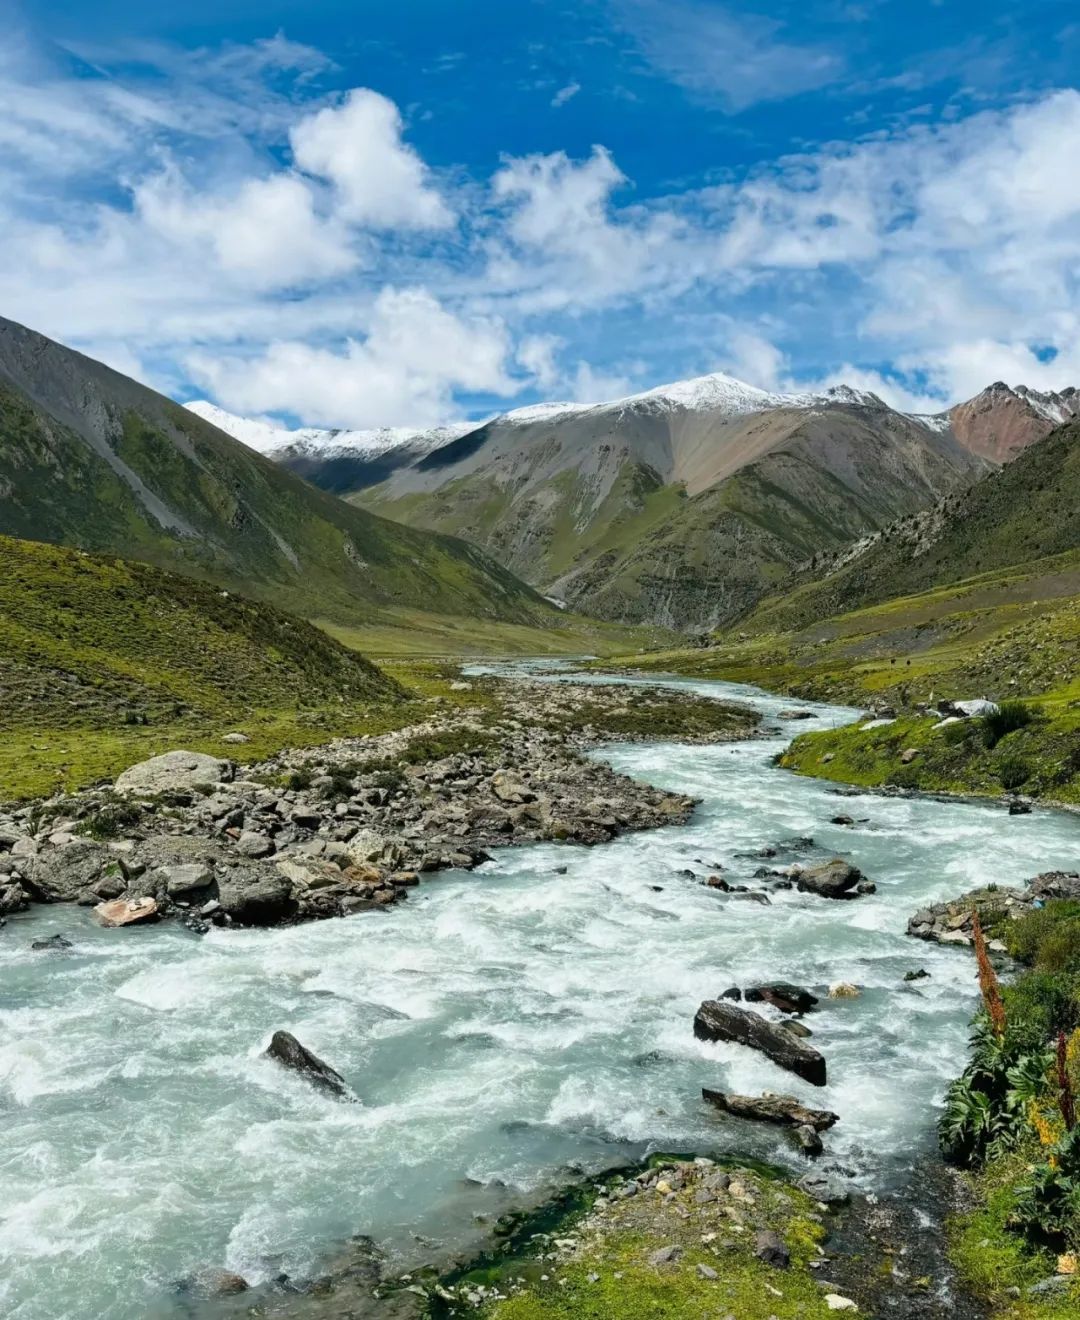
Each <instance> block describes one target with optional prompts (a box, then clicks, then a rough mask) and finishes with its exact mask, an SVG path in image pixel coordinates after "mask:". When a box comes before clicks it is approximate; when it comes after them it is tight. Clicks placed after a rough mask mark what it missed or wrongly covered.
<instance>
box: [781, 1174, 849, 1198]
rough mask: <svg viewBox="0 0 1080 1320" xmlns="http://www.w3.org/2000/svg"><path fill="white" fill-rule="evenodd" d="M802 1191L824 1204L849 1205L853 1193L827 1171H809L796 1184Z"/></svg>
mask: <svg viewBox="0 0 1080 1320" xmlns="http://www.w3.org/2000/svg"><path fill="white" fill-rule="evenodd" d="M795 1186H796V1187H797V1188H798V1189H799V1191H800V1192H805V1193H806V1194H807V1196H812V1197H813V1198H814V1200H815V1201H820V1202H821V1204H822V1205H847V1203H848V1201H850V1200H851V1193H850V1192H849V1191H848V1190H847V1188H846V1187H845V1186H844V1185H843V1184H842V1183H841V1182H839V1181H838V1180H837V1179H836V1178H833V1177H830V1175H829V1174H827V1173H808V1174H806V1175H804V1176H803V1177H802V1178H800V1179H799V1181H798V1182H797V1183H796V1184H795Z"/></svg>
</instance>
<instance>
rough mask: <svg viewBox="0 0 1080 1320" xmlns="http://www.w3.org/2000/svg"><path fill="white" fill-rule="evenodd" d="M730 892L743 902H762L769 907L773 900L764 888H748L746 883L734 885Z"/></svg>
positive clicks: (733, 896)
mask: <svg viewBox="0 0 1080 1320" xmlns="http://www.w3.org/2000/svg"><path fill="white" fill-rule="evenodd" d="M729 892H730V894H731V897H732V898H735V899H741V900H742V901H743V902H749V903H761V904H762V905H763V906H764V907H768V906H769V905H770V904H771V902H772V899H771V898H770V897H769V896H768V894H767V893H766V892H765V891H764V889H747V888H746V886H745V885H733V886H732V888H731V890H730V891H729Z"/></svg>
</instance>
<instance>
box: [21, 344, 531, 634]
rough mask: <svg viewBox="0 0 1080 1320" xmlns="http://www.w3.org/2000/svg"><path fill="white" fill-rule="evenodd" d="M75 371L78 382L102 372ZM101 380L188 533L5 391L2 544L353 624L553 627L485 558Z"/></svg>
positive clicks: (98, 385) (109, 407)
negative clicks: (412, 613)
mask: <svg viewBox="0 0 1080 1320" xmlns="http://www.w3.org/2000/svg"><path fill="white" fill-rule="evenodd" d="M42 342H45V343H47V342H48V341H42ZM51 351H52V352H53V353H61V354H63V353H66V350H62V349H59V348H58V347H56V346H53V347H52V350H51ZM69 356H70V359H71V360H72V361H73V362H74V363H75V364H76V365H75V368H73V369H74V370H83V369H84V368H83V366H82V364H84V363H87V362H88V360H86V359H82V358H79V356H78V355H75V354H71V355H69ZM67 360H68V359H67V358H64V359H63V361H64V362H67ZM85 370H86V371H87V373H88V380H89V382H90V383H89V384H88V386H87V389H88V391H90V392H91V395H92V397H95V398H97V399H98V400H104V403H103V404H102V407H103V409H104V411H105V413H106V414H107V415H108V419H109V434H110V437H111V439H110V447H111V449H112V452H113V453H114V454H115V455H116V458H117V459H118V460H119V461H120V463H122V464H126V465H127V467H128V468H129V469H130V470H131V471H132V472H134V473H135V474H136V477H137V478H138V479H140V480H141V481H142V482H143V483H144V484H145V486H146V488H147V489H148V490H149V491H150V492H152V495H153V496H154V497H156V498H157V499H158V500H160V501H161V504H162V505H163V506H164V507H165V509H167V510H168V511H169V516H170V517H172V518H173V519H174V520H175V521H177V522H178V523H179V524H180V525H181V526H182V527H183V528H185V529H186V530H184V531H179V530H176V528H175V527H174V528H173V529H171V530H170V529H168V528H166V527H163V526H162V525H161V522H160V521H159V520H158V519H157V518H155V517H154V516H152V515H151V514H150V513H148V511H147V507H146V502H145V501H144V500H143V499H141V498H140V497H139V495H138V494H137V493H136V491H135V490H134V489H133V485H132V483H131V481H129V480H126V479H125V478H124V477H123V476H122V475H120V474H119V473H118V471H117V470H116V467H115V465H114V464H111V463H110V462H109V461H106V457H104V456H103V455H102V454H101V453H100V452H98V450H97V449H95V447H94V445H93V444H91V443H90V442H89V441H88V440H87V439H86V438H85V436H84V435H82V434H79V433H77V432H76V431H75V430H73V429H72V427H71V426H68V425H66V424H65V423H64V422H63V421H62V420H60V418H58V417H57V416H54V415H51V414H50V413H49V412H48V411H47V409H46V408H44V407H42V406H39V405H38V404H36V403H33V402H31V401H30V400H29V399H28V398H27V397H26V396H25V395H23V394H22V393H20V392H19V391H17V390H15V389H14V388H12V387H11V386H10V384H9V385H7V386H4V385H2V384H0V492H3V499H2V500H0V533H6V534H9V535H13V536H19V537H32V538H34V539H37V540H46V541H51V542H54V543H56V544H60V545H70V546H77V547H79V548H81V549H86V550H91V551H99V552H103V553H114V554H122V555H124V556H125V557H127V558H132V559H140V560H146V561H148V562H150V563H154V564H156V565H158V566H159V567H161V568H167V569H170V570H172V571H176V572H181V573H185V574H188V575H190V576H194V577H202V578H206V579H208V580H212V581H215V582H219V583H221V584H222V585H224V586H227V587H230V588H232V589H234V590H243V591H244V592H245V593H246V594H248V595H254V596H257V597H259V598H260V599H264V600H269V601H272V602H273V603H275V604H277V605H280V606H282V607H283V608H286V609H290V610H293V611H295V612H297V613H301V614H305V615H312V614H319V615H321V616H325V617H332V618H335V619H337V620H339V621H343V622H355V621H356V620H357V619H363V618H370V617H374V616H376V615H377V613H378V611H379V610H380V609H381V608H384V607H402V606H404V607H410V608H421V609H427V610H432V611H439V612H445V613H456V614H468V615H471V616H473V617H477V618H483V619H500V620H509V621H514V622H520V623H535V624H539V625H542V624H543V623H544V622H545V621H546V620H547V619H548V618H549V617H550V616H551V614H552V611H551V608H550V607H549V606H548V605H547V604H546V603H545V602H544V601H543V600H542V599H541V598H540V597H538V596H537V595H536V593H535V592H533V591H532V590H531V589H530V588H528V587H526V586H525V585H524V583H522V582H520V581H519V580H518V579H516V578H515V577H514V576H513V575H512V574H510V573H509V572H507V571H506V570H505V569H504V568H502V567H501V566H499V565H497V564H496V563H495V562H494V561H493V560H491V559H490V558H489V557H488V556H487V555H485V554H483V553H482V552H481V551H479V550H477V549H476V548H475V547H473V546H470V545H467V544H465V543H464V542H461V541H458V540H455V539H453V538H450V537H443V536H433V535H430V534H428V533H424V532H422V531H418V530H415V529H412V528H408V527H403V526H399V525H397V524H394V523H390V522H387V521H386V520H384V519H381V518H377V517H375V516H374V515H372V514H369V513H366V512H364V511H363V510H360V509H356V508H354V507H352V506H351V505H348V504H346V503H344V502H343V501H341V500H338V499H337V498H336V497H334V496H332V495H328V494H326V493H324V492H322V491H319V490H316V489H315V488H314V487H312V486H309V485H308V484H307V483H306V482H304V481H302V480H301V479H300V478H299V477H296V476H294V475H293V474H292V473H290V472H287V471H286V470H284V469H282V468H279V467H278V466H277V465H275V464H273V463H271V462H270V461H269V460H267V459H265V458H263V457H262V456H261V455H259V454H256V453H254V452H253V451H251V450H249V449H247V448H246V447H245V446H244V445H242V444H240V443H239V442H237V441H235V440H232V439H231V438H229V437H228V436H225V435H224V434H223V433H222V432H220V431H218V430H216V428H214V427H212V426H210V425H209V424H208V423H206V422H204V421H202V419H200V418H198V417H196V416H195V415H194V414H192V413H190V412H188V411H187V410H186V409H183V408H179V407H178V406H176V405H175V404H172V403H171V402H170V401H168V400H166V399H164V398H162V397H161V396H159V395H155V394H154V393H153V392H151V391H149V390H143V389H142V388H141V387H139V386H136V385H135V384H134V383H133V382H131V381H127V380H125V379H124V378H123V377H119V376H116V375H115V373H110V372H108V371H107V369H105V368H103V367H101V366H100V364H96V363H89V365H88V366H86V367H85Z"/></svg>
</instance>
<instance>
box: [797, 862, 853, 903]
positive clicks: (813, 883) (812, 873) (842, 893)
mask: <svg viewBox="0 0 1080 1320" xmlns="http://www.w3.org/2000/svg"><path fill="white" fill-rule="evenodd" d="M865 878H866V877H865V876H864V875H863V873H862V872H861V871H860V870H859V868H858V867H857V866H852V865H851V863H850V862H845V861H843V860H842V859H841V858H839V857H834V858H833V859H832V861H829V862H819V863H818V864H817V865H816V866H807V867H804V868H803V869H802V870H801V871H799V873H798V875H796V877H795V884H796V886H797V887H798V889H799V892H800V893H803V894H820V895H821V897H822V898H853V897H854V894H852V892H851V891H852V890H853V889H854V888H855V887H856V885H858V884H860V883H861V882H862V881H864V880H865Z"/></svg>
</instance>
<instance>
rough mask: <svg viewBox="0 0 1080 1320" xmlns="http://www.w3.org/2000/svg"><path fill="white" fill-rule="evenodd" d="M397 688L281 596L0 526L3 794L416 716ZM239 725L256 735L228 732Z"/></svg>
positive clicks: (321, 737) (248, 751)
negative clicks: (144, 761) (14, 535)
mask: <svg viewBox="0 0 1080 1320" xmlns="http://www.w3.org/2000/svg"><path fill="white" fill-rule="evenodd" d="M406 707H407V703H406V702H405V701H404V694H403V692H402V689H401V688H400V687H399V686H398V684H397V683H395V682H394V681H393V680H392V679H390V678H388V677H387V676H386V675H385V674H383V673H382V672H380V671H379V670H378V669H377V668H376V667H375V666H374V665H372V664H371V663H370V662H369V661H367V660H365V659H364V658H363V657H362V656H361V655H359V654H357V653H356V652H355V651H351V650H349V649H348V648H346V647H344V646H342V645H341V644H340V643H338V642H336V641H335V640H333V639H332V638H330V637H329V636H327V635H326V634H325V633H324V632H322V631H320V630H319V629H317V628H315V627H313V626H312V625H311V624H309V623H306V622H305V621H303V620H301V619H297V618H294V617H291V616H289V615H286V614H283V613H281V611H279V610H277V609H275V608H274V607H272V606H268V605H264V604H257V603H255V602H252V601H250V600H245V599H243V598H240V597H237V596H234V595H232V594H231V593H228V592H225V591H222V590H221V589H220V588H218V587H213V586H210V585H208V584H206V583H202V582H197V581H192V580H191V579H188V578H183V577H180V576H178V575H174V574H170V573H164V572H161V571H160V570H158V569H156V568H152V567H150V566H149V565H146V564H139V563H133V562H125V561H123V560H117V559H113V558H106V557H102V556H92V555H88V554H85V553H82V552H79V551H74V550H66V549H61V548H58V547H55V546H50V545H43V544H39V543H36V542H30V541H19V540H14V539H11V538H9V537H0V734H2V737H0V796H2V797H9V796H29V795H33V794H36V793H41V792H47V791H50V790H51V789H52V788H54V787H56V786H58V785H64V786H73V785H75V784H81V783H85V782H88V781H91V780H93V779H95V778H100V777H104V776H107V775H112V774H115V773H116V772H117V771H118V770H119V769H121V768H123V767H124V766H125V765H128V764H130V763H131V762H132V761H135V760H138V759H140V757H142V756H149V755H153V754H155V753H157V752H160V751H166V750H168V749H170V748H174V747H178V746H190V747H195V748H196V749H201V750H207V751H211V752H216V753H217V754H219V755H223V754H227V753H228V754H236V753H237V752H239V753H240V754H241V755H244V756H248V757H252V756H258V755H266V754H267V753H268V752H269V751H270V750H275V749H276V748H278V747H281V746H284V745H286V744H288V743H290V742H300V743H310V742H318V741H325V740H326V738H327V737H329V736H331V735H332V734H333V733H337V732H346V731H348V730H351V729H353V728H357V727H365V728H366V727H368V726H369V725H375V726H379V725H383V724H385V723H386V722H389V723H391V724H395V723H398V722H401V721H402V720H404V719H406V718H408V715H407V711H406ZM233 730H240V731H242V732H244V733H246V734H247V735H248V736H249V737H250V739H251V741H250V742H249V743H248V744H244V745H242V746H240V747H239V748H232V747H230V745H228V744H224V743H222V741H221V739H222V735H224V734H226V733H229V732H231V731H233Z"/></svg>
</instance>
